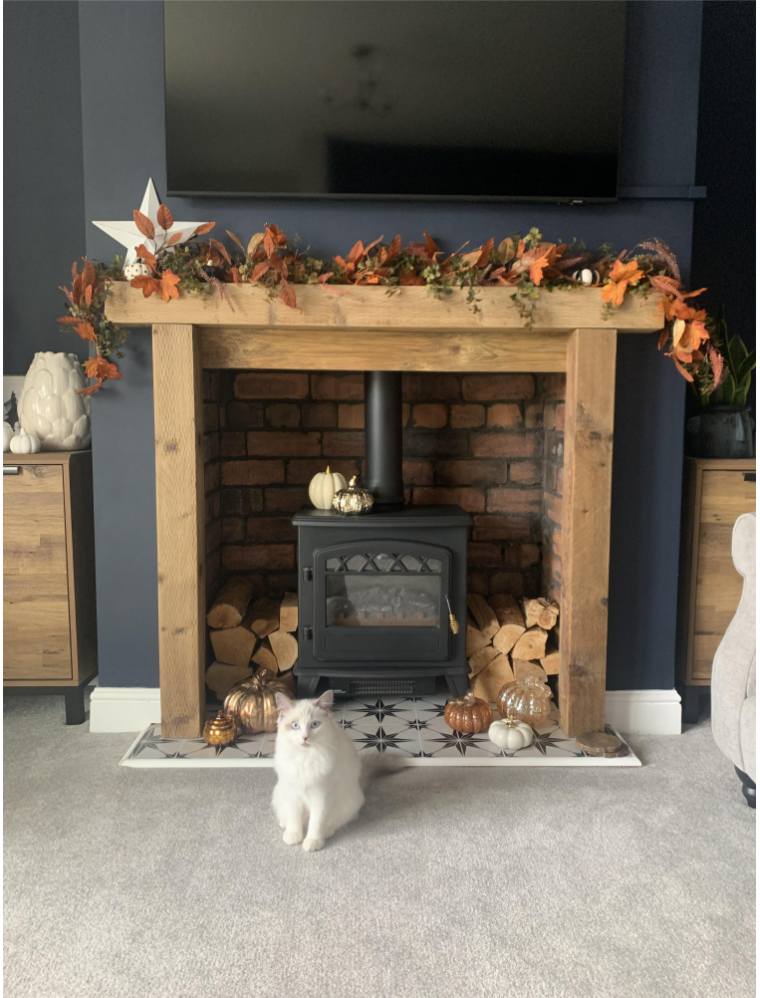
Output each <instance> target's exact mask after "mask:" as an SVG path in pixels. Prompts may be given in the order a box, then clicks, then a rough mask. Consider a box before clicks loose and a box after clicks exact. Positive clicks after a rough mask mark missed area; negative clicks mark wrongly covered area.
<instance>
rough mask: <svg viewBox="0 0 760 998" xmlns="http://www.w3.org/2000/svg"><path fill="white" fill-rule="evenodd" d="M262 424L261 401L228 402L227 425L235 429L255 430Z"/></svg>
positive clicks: (262, 411)
mask: <svg viewBox="0 0 760 998" xmlns="http://www.w3.org/2000/svg"><path fill="white" fill-rule="evenodd" d="M263 425H264V406H263V405H262V404H261V402H228V403H227V426H228V427H229V428H230V429H235V430H257V429H258V428H259V427H261V426H263Z"/></svg>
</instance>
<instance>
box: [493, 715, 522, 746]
mask: <svg viewBox="0 0 760 998" xmlns="http://www.w3.org/2000/svg"><path fill="white" fill-rule="evenodd" d="M488 738H489V740H490V741H492V742H493V743H494V745H498V746H499V748H500V749H508V750H509V751H510V752H514V751H516V750H517V749H522V748H527V747H528V746H529V745H530V744H531V742H532V741H533V728H531V726H530V725H529V724H526V723H525V722H524V721H518V720H517V718H516V717H514V716H512V715H510V716H509V717H504V718H501V719H500V720H498V721H494V722H493V724H492V725H491V727H490V728H489V729H488Z"/></svg>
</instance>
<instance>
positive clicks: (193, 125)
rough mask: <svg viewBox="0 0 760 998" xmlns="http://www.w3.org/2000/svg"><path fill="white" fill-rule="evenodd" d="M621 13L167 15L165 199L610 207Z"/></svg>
mask: <svg viewBox="0 0 760 998" xmlns="http://www.w3.org/2000/svg"><path fill="white" fill-rule="evenodd" d="M625 8H626V4H625V2H624V0H621V2H616V0H579V2H575V0H556V2H555V0H539V2H533V0H486V2H481V0H338V2H332V0H287V2H286V0H279V2H259V0H246V2H242V3H241V2H237V0H235V2H227V0H216V2H214V3H198V2H195V0H189V2H185V0H172V2H171V3H166V4H165V5H164V29H165V30H164V39H165V40H164V48H165V74H166V148H167V167H168V188H169V191H168V193H169V194H173V195H182V196H193V195H210V194H229V195H256V196H266V197H272V196H284V197H315V196H316V197H371V198H376V197H392V198H435V199H448V198H470V199H479V200H491V199H498V200H544V199H546V200H552V201H576V200H577V201H580V200H584V201H609V200H614V199H615V198H616V196H617V169H618V144H619V134H620V120H621V110H622V97H623V64H624V45H625Z"/></svg>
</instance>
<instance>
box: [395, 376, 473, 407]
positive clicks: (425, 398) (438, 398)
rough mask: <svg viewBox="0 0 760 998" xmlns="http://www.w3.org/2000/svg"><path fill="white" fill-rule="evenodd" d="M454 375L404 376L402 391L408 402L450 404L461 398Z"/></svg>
mask: <svg viewBox="0 0 760 998" xmlns="http://www.w3.org/2000/svg"><path fill="white" fill-rule="evenodd" d="M459 381H460V379H459V376H458V375H456V374H427V373H419V374H411V373H410V374H404V375H403V377H402V390H403V395H404V398H405V399H407V400H408V401H410V402H450V401H452V400H458V399H460V398H461V393H460V385H459Z"/></svg>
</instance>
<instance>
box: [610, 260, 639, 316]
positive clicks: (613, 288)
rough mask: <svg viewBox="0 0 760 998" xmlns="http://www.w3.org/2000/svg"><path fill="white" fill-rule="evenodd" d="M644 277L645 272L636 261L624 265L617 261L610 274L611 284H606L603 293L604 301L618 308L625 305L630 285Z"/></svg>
mask: <svg viewBox="0 0 760 998" xmlns="http://www.w3.org/2000/svg"><path fill="white" fill-rule="evenodd" d="M643 276H644V271H643V270H639V266H638V264H637V263H636V261H635V260H631V261H630V263H623V262H622V261H621V260H615V264H614V266H613V268H612V270H611V271H610V274H609V282H610V283H609V284H605V286H604V290H603V291H602V301H608V302H610V303H611V304H613V305H615V306H617V307H618V308H619V307H620V306H621V305H622V304H623V299H624V298H625V293H626V291H627V290H628V285H629V284H633V283H635V282H636V281H638V280H640V279H641V278H642V277H643Z"/></svg>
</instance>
